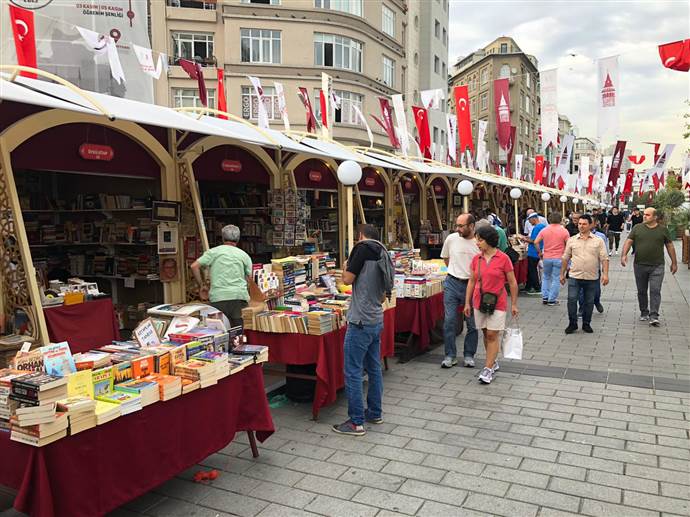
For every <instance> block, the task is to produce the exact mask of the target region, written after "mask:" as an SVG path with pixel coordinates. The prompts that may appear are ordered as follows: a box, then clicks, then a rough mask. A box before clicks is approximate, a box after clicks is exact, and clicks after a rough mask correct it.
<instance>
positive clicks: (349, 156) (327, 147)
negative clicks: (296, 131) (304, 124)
mask: <svg viewBox="0 0 690 517" xmlns="http://www.w3.org/2000/svg"><path fill="white" fill-rule="evenodd" d="M300 143H301V144H303V145H305V146H307V147H311V148H312V149H316V150H318V151H321V152H322V153H323V154H325V155H327V156H330V157H331V158H333V159H334V160H353V161H355V162H357V163H360V164H364V165H372V166H374V167H381V168H383V169H387V168H389V167H390V164H388V163H386V162H382V161H381V160H377V159H376V158H372V157H371V156H367V155H365V154H361V153H356V152H354V151H351V150H350V149H348V148H347V147H345V146H344V145H340V144H337V143H334V142H327V141H325V140H318V139H316V138H303V139H302V140H300Z"/></svg>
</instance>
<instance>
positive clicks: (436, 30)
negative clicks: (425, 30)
mask: <svg viewBox="0 0 690 517" xmlns="http://www.w3.org/2000/svg"><path fill="white" fill-rule="evenodd" d="M434 36H436V37H437V38H438V39H441V22H440V21H438V20H434Z"/></svg>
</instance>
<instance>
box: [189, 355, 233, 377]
mask: <svg viewBox="0 0 690 517" xmlns="http://www.w3.org/2000/svg"><path fill="white" fill-rule="evenodd" d="M192 359H197V360H199V361H204V362H207V363H209V364H212V365H214V366H215V367H216V378H217V380H220V379H222V378H224V377H227V376H228V375H230V365H229V363H228V354H227V352H213V351H209V350H207V351H205V352H200V353H198V354H196V355H194V356H193V357H192Z"/></svg>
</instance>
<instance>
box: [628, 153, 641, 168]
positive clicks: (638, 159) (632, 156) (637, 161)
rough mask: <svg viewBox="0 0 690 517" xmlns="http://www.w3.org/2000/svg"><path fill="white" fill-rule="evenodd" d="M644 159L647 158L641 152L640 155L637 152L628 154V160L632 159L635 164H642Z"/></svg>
mask: <svg viewBox="0 0 690 517" xmlns="http://www.w3.org/2000/svg"><path fill="white" fill-rule="evenodd" d="M644 159H645V156H644V154H641V155H640V156H637V155H636V154H629V155H628V160H630V161H631V162H632V163H634V164H635V165H640V164H641V163H642V162H644Z"/></svg>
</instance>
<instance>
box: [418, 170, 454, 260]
mask: <svg viewBox="0 0 690 517" xmlns="http://www.w3.org/2000/svg"><path fill="white" fill-rule="evenodd" d="M426 191H427V220H425V221H422V224H421V226H420V230H419V246H420V247H421V248H422V251H423V256H424V257H425V258H430V259H431V258H439V257H440V255H441V248H443V243H444V241H445V239H446V237H447V236H448V231H449V222H450V219H451V217H450V214H451V204H452V200H451V199H450V192H451V190H450V184H449V183H448V180H447V179H446V178H444V177H441V176H438V175H433V176H431V177H430V178H429V180H428V181H427V187H426Z"/></svg>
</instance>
